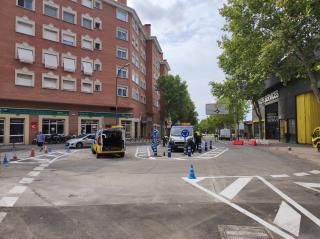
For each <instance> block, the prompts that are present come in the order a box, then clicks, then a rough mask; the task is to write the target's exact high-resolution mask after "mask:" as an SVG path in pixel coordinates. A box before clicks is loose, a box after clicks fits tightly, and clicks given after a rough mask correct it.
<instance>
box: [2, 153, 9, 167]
mask: <svg viewBox="0 0 320 239" xmlns="http://www.w3.org/2000/svg"><path fill="white" fill-rule="evenodd" d="M3 165H4V166H6V167H8V166H9V160H8V158H7V155H6V154H5V155H4V159H3Z"/></svg>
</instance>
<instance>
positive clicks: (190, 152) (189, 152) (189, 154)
mask: <svg viewBox="0 0 320 239" xmlns="http://www.w3.org/2000/svg"><path fill="white" fill-rule="evenodd" d="M191 154H192V150H191V146H190V145H188V157H191Z"/></svg>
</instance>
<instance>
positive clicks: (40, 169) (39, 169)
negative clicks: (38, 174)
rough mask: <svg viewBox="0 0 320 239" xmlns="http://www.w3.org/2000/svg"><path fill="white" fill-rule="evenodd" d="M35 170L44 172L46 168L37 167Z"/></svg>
mask: <svg viewBox="0 0 320 239" xmlns="http://www.w3.org/2000/svg"><path fill="white" fill-rule="evenodd" d="M33 170H34V171H42V170H44V167H35V168H34V169H33Z"/></svg>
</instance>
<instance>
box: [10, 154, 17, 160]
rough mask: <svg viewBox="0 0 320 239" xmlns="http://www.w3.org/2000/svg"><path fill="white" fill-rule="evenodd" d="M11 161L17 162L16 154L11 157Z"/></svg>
mask: <svg viewBox="0 0 320 239" xmlns="http://www.w3.org/2000/svg"><path fill="white" fill-rule="evenodd" d="M11 160H12V161H17V160H18V157H17V154H16V153H14V154H13V157H12V159H11Z"/></svg>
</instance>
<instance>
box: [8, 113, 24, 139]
mask: <svg viewBox="0 0 320 239" xmlns="http://www.w3.org/2000/svg"><path fill="white" fill-rule="evenodd" d="M10 143H16V144H23V143H24V119H14V118H11V119H10Z"/></svg>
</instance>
